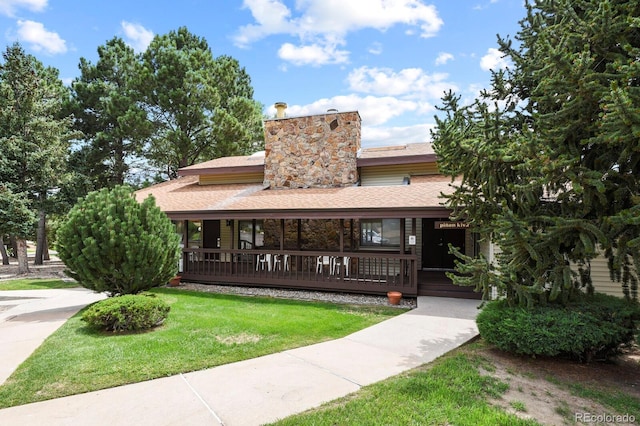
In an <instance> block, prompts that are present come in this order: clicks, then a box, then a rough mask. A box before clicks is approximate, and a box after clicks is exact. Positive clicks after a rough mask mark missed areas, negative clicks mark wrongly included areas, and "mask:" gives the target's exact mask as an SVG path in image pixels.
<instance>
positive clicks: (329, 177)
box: [264, 111, 361, 189]
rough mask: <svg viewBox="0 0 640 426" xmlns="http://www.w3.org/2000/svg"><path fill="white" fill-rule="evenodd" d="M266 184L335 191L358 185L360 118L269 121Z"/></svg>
mask: <svg viewBox="0 0 640 426" xmlns="http://www.w3.org/2000/svg"><path fill="white" fill-rule="evenodd" d="M264 132H265V167H264V184H265V185H268V186H269V187H270V188H271V189H288V188H334V187H343V186H350V185H353V184H355V183H356V182H357V181H358V169H357V155H358V150H359V149H360V134H361V123H360V114H358V112H357V111H354V112H341V113H339V112H329V113H326V114H320V115H312V116H306V117H292V118H279V119H274V120H267V121H265V127H264Z"/></svg>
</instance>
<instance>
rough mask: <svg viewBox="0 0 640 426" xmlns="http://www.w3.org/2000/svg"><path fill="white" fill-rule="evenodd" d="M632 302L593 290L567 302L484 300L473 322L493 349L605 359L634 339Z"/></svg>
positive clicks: (636, 311)
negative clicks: (531, 304)
mask: <svg viewBox="0 0 640 426" xmlns="http://www.w3.org/2000/svg"><path fill="white" fill-rule="evenodd" d="M639 319H640V308H639V306H638V304H637V303H635V302H629V301H625V300H623V299H620V298H617V297H614V296H608V295H604V294H596V295H593V296H586V295H585V296H584V297H582V298H581V299H580V300H577V301H575V302H572V303H570V304H569V305H567V306H560V305H547V306H536V307H534V308H524V307H512V306H508V305H507V303H506V301H504V300H500V301H494V302H490V303H488V304H487V305H486V306H485V307H484V309H483V310H482V311H481V312H480V313H479V314H478V317H477V318H476V323H477V325H478V330H479V331H480V335H481V336H482V338H483V339H485V340H486V341H487V342H488V343H490V344H492V345H494V346H496V347H497V348H499V349H501V350H504V351H507V352H512V353H515V354H520V355H529V356H551V357H554V356H570V357H573V358H576V359H579V360H582V361H587V362H588V361H590V360H592V359H593V358H595V357H598V358H600V357H604V358H608V357H610V356H612V355H614V354H616V353H617V352H618V351H619V349H620V347H621V345H624V344H629V343H631V342H632V341H633V340H634V338H635V333H636V325H637V321H638V320H639Z"/></svg>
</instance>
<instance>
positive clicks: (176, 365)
mask: <svg viewBox="0 0 640 426" xmlns="http://www.w3.org/2000/svg"><path fill="white" fill-rule="evenodd" d="M152 293H153V294H156V295H157V297H160V298H162V299H164V300H165V301H166V302H167V303H169V304H170V306H171V312H170V313H169V317H168V318H167V321H165V323H164V324H163V325H162V326H161V327H160V328H158V329H156V330H154V331H151V332H146V333H137V334H111V333H100V332H95V331H92V330H91V329H89V328H87V327H86V326H85V323H84V322H82V321H81V320H80V314H78V315H76V316H74V317H72V318H71V319H70V320H69V321H67V323H65V324H64V325H63V326H62V327H61V328H60V329H58V331H56V332H55V333H54V334H53V335H51V336H50V337H49V338H48V339H47V340H46V341H45V342H44V343H43V344H42V346H40V347H39V348H38V349H37V350H36V351H35V352H34V353H33V355H32V356H31V357H30V358H29V359H28V360H26V361H25V362H24V363H23V364H22V365H21V366H20V367H19V368H18V370H17V371H15V372H14V373H13V375H12V376H11V377H10V378H9V379H8V380H7V381H6V382H5V384H3V385H2V386H0V408H3V407H9V406H13V405H21V404H26V403H29V402H35V401H39V400H45V399H51V398H58V397H61V396H65V395H71V394H77V393H81V392H88V391H93V390H98V389H103V388H109V387H113V386H118V385H122V384H126V383H134V382H140V381H143V380H149V379H153V378H158V377H163V376H169V375H173V374H177V373H181V372H187V371H194V370H201V369H204V368H208V367H213V366H216V365H221V364H226V363H230V362H235V361H240V360H244V359H249V358H255V357H258V356H262V355H265V354H270V353H274V352H279V351H282V350H285V349H290V348H294V347H299V346H304V345H309V344H312V343H316V342H320V341H325V340H330V339H335V338H339V337H342V336H346V335H348V334H350V333H352V332H354V331H357V330H359V329H362V328H365V327H368V326H370V325H373V324H375V323H378V322H380V321H382V320H384V319H387V318H389V317H391V316H395V315H398V314H399V313H402V312H403V311H402V310H400V309H397V308H389V307H367V306H348V305H337V304H329V303H313V302H301V301H292V300H282V299H272V298H257V297H242V296H231V295H220V294H211V293H201V292H195V291H185V290H178V289H170V288H159V289H154V290H153V291H152Z"/></svg>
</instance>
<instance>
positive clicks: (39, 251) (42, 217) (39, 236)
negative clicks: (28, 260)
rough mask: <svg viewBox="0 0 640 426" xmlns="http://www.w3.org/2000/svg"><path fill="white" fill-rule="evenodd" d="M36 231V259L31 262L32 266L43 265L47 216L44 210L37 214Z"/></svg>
mask: <svg viewBox="0 0 640 426" xmlns="http://www.w3.org/2000/svg"><path fill="white" fill-rule="evenodd" d="M38 214H39V218H38V231H37V233H36V257H35V259H34V260H33V264H34V265H42V264H43V261H42V259H43V254H44V245H45V240H46V238H47V214H46V213H45V211H44V210H40V211H39V212H38Z"/></svg>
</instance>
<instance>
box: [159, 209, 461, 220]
mask: <svg viewBox="0 0 640 426" xmlns="http://www.w3.org/2000/svg"><path fill="white" fill-rule="evenodd" d="M450 211H451V210H450V209H448V208H446V207H444V206H430V207H394V208H365V209H363V208H352V209H349V208H347V209H337V208H336V209H322V210H310V209H288V210H278V209H270V210H198V211H195V210H194V211H167V212H165V213H166V214H167V216H169V217H170V218H171V219H174V220H200V219H210V220H215V219H241V220H245V219H397V218H411V217H416V218H417V217H423V218H429V217H430V218H439V217H442V215H443V214H446V215H448V213H449V212H450Z"/></svg>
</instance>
